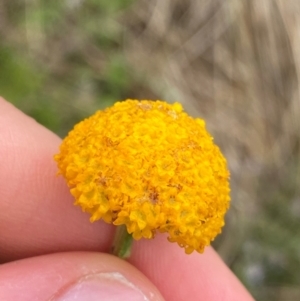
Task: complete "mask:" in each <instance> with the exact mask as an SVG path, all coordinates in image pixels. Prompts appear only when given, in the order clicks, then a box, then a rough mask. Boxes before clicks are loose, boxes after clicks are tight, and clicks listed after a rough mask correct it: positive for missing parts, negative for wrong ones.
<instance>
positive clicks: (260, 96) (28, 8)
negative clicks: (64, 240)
mask: <svg viewBox="0 0 300 301" xmlns="http://www.w3.org/2000/svg"><path fill="white" fill-rule="evenodd" d="M299 13H300V2H299V3H298V2H297V1H294V0H287V1H281V0H266V1H263V4H262V2H261V1H259V0H243V1H240V0H211V1H206V0H197V1H196V0H186V1H181V0H173V1H146V0H136V1H134V0H127V1H125V0H110V1H106V0H76V1H75V0H74V1H70V0H65V1H46V0H34V1H9V0H0V94H1V95H3V96H4V97H5V98H7V99H8V100H9V101H11V102H13V103H14V104H15V105H16V106H17V107H19V108H20V109H21V110H23V111H24V112H26V113H27V114H29V115H31V116H33V117H34V118H35V119H36V120H38V121H39V122H40V123H42V124H44V125H45V126H46V127H48V128H50V129H51V130H53V131H55V132H56V133H58V134H59V135H60V136H64V135H65V134H66V133H67V132H68V131H69V130H70V129H71V128H72V126H73V125H74V124H75V123H76V122H77V121H79V120H81V119H82V118H84V117H86V116H89V115H91V114H92V113H94V112H95V111H96V110H97V109H99V108H100V109H101V108H104V107H106V106H108V105H110V104H112V103H113V102H114V101H116V100H120V99H125V98H139V99H141V98H143V99H165V100H167V101H172V102H173V101H180V102H181V103H182V104H183V106H184V107H185V108H186V109H187V111H189V112H190V113H191V114H193V115H198V116H200V117H202V118H204V119H205V120H206V122H207V126H208V129H209V131H210V132H211V133H213V135H214V136H215V140H216V142H217V143H218V144H219V145H220V147H221V148H222V150H223V152H224V153H225V155H226V157H227V158H228V161H229V165H230V169H231V182H232V208H231V210H230V213H229V215H228V216H227V219H228V222H227V226H226V228H225V230H224V233H223V235H222V236H221V237H219V238H218V239H217V241H215V247H216V248H217V249H218V251H219V253H220V254H221V256H223V258H224V259H225V260H226V262H227V263H228V265H229V266H230V267H231V268H232V269H233V270H234V272H235V273H236V274H237V275H238V277H239V278H240V279H241V280H242V281H243V282H244V283H245V285H246V286H247V287H248V288H249V289H250V290H251V292H252V293H253V295H254V296H255V297H256V298H257V300H259V301H267V300H274V301H288V300H297V299H299V297H300V289H299V287H300V278H299V267H300V235H298V229H299V228H300V186H299V182H300V121H299V120H300V99H299V74H300V59H299V58H300V49H299V47H298V45H299V43H300V36H299V31H300V21H299V18H298V15H299Z"/></svg>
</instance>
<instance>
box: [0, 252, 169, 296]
mask: <svg viewBox="0 0 300 301" xmlns="http://www.w3.org/2000/svg"><path fill="white" fill-rule="evenodd" d="M0 300H3V301H14V300H23V301H33V300H45V301H50V300H51V301H70V300H77V301H81V300H89V301H94V300H97V301H98V300H103V301H105V300H110V301H114V300H123V301H126V300H134V301H139V300H141V301H147V300H149V301H150V300H151V301H163V300H164V299H163V297H162V296H161V294H160V293H159V292H158V290H157V289H156V287H155V286H154V285H153V284H152V283H151V282H150V281H149V280H148V279H147V278H146V277H145V276H144V275H143V274H142V273H141V272H139V271H138V270H137V269H136V268H135V267H133V266H132V265H130V264H129V263H127V262H126V261H124V260H121V259H119V258H117V257H115V256H111V255H108V254H103V253H88V252H81V253H78V252H73V253H57V254H51V255H44V256H39V257H33V258H28V259H23V260H19V261H15V262H11V263H7V264H4V265H2V266H0Z"/></svg>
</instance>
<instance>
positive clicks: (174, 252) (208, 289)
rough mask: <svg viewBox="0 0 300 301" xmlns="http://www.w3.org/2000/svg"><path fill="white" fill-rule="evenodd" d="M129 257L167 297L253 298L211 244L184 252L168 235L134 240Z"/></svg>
mask: <svg viewBox="0 0 300 301" xmlns="http://www.w3.org/2000/svg"><path fill="white" fill-rule="evenodd" d="M129 261H130V262H131V263H132V264H133V265H134V266H136V267H137V268H138V269H139V270H141V271H142V272H143V273H144V274H145V275H146V276H147V277H148V278H149V279H151V281H152V282H153V283H154V284H155V285H156V286H157V287H158V289H159V290H160V291H161V292H162V294H163V295H164V297H165V298H166V299H167V300H173V301H177V300H178V301H180V300H199V301H201V300H224V301H240V300H243V301H253V298H252V297H251V296H250V294H249V293H248V292H247V291H246V289H245V288H244V286H243V285H242V284H241V283H240V281H239V280H238V279H237V278H236V276H235V275H234V274H233V273H232V272H231V271H230V269H229V268H228V267H227V266H226V265H225V263H224V262H223V261H222V259H221V258H220V257H219V255H218V254H217V253H216V252H215V251H214V250H213V249H212V248H211V247H208V248H206V249H205V252H204V253H203V254H199V253H197V252H193V253H192V254H190V255H187V254H185V252H184V249H182V248H180V247H179V246H178V245H177V244H175V243H170V242H169V241H168V240H167V238H166V235H157V236H156V237H155V239H153V240H141V241H139V242H137V243H135V246H134V248H133V252H132V256H131V258H130V259H129Z"/></svg>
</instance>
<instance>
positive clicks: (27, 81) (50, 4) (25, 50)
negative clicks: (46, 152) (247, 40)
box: [0, 0, 139, 136]
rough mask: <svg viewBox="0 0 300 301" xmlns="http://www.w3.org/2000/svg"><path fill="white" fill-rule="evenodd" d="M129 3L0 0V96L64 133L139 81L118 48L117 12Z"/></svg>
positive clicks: (127, 93) (117, 0)
mask: <svg viewBox="0 0 300 301" xmlns="http://www.w3.org/2000/svg"><path fill="white" fill-rule="evenodd" d="M132 2H133V1H131V0H130V1H123V0H122V1H121V0H112V1H102V0H101V1H99V0H97V1H94V0H88V1H80V0H79V1H45V0H43V1H36V2H34V3H33V2H32V3H29V2H28V3H26V5H25V4H24V5H20V3H16V2H14V3H12V2H7V3H5V5H4V11H5V14H4V16H5V17H6V18H4V23H5V22H6V26H7V28H9V32H10V35H8V34H7V35H6V34H5V32H4V38H3V39H2V42H1V43H0V95H2V96H4V97H5V98H7V99H8V100H9V101H11V102H13V103H14V104H16V105H17V106H18V107H19V108H20V109H22V110H23V111H24V112H25V113H27V114H29V115H31V116H32V117H34V118H35V119H36V120H37V121H38V122H40V123H42V124H43V125H45V126H46V127H48V128H50V129H51V130H53V131H55V132H57V133H58V134H59V135H62V136H64V135H65V134H66V133H67V132H68V131H69V130H70V128H72V126H73V125H74V124H75V123H76V122H78V121H79V120H81V119H82V118H84V117H86V116H88V115H89V114H92V113H93V112H94V111H95V110H97V109H103V108H104V107H106V106H109V105H111V104H112V103H113V102H115V101H116V100H121V99H124V98H128V97H130V96H131V95H130V91H132V90H133V88H132V87H133V86H134V87H138V86H139V83H138V82H136V80H135V79H134V78H133V76H132V74H133V72H132V71H131V68H130V67H129V66H128V63H127V62H126V60H125V56H124V55H123V54H122V51H123V45H122V34H123V31H124V28H123V26H122V25H121V23H120V22H119V18H120V16H121V15H122V12H123V10H125V9H126V8H128V7H129V6H130V4H131V3H132Z"/></svg>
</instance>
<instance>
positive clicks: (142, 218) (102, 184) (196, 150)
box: [55, 100, 230, 253]
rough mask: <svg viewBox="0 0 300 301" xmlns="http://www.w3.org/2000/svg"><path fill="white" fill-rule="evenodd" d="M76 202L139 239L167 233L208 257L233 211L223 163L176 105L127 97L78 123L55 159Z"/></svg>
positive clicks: (200, 126) (201, 125) (200, 124)
mask: <svg viewBox="0 0 300 301" xmlns="http://www.w3.org/2000/svg"><path fill="white" fill-rule="evenodd" d="M55 160H56V161H57V164H58V167H59V173H60V174H62V175H63V176H64V177H65V179H66V181H67V184H68V186H69V187H70V190H71V193H72V195H73V196H74V198H75V204H76V205H79V206H81V208H82V210H83V211H87V212H89V213H90V214H91V218H90V220H91V222H93V221H96V220H99V219H103V220H104V221H105V222H107V223H112V224H114V225H125V226H126V228H127V231H128V233H130V234H132V236H133V238H134V239H140V238H153V237H154V236H155V234H156V233H157V232H167V233H168V239H169V240H170V241H171V242H177V243H178V245H179V246H181V247H183V248H185V251H186V253H191V252H192V251H194V250H197V251H198V252H203V250H204V247H205V246H207V245H209V244H210V242H211V241H212V240H213V239H214V238H215V236H216V235H217V234H218V233H220V232H221V228H222V226H223V225H224V215H225V213H226V211H227V209H228V207H229V201H230V197H229V192H230V189H229V172H228V169H227V165H226V160H225V158H224V157H223V155H222V153H221V151H220V149H219V148H218V147H217V146H216V145H215V144H214V142H213V138H212V137H211V135H210V134H209V133H208V132H207V131H206V129H205V122H204V121H203V120H201V119H194V118H192V117H190V116H188V115H187V114H186V113H185V112H184V111H183V109H182V107H181V105H180V104H179V103H175V104H172V105H171V104H167V103H165V102H162V101H148V100H142V101H137V100H126V101H123V102H117V103H115V105H114V106H112V107H110V108H107V109H105V110H103V111H98V112H96V113H95V114H94V115H93V116H91V117H89V118H87V119H85V120H83V121H82V122H80V123H79V124H77V125H76V126H75V127H74V129H73V130H72V131H71V132H70V133H69V134H68V136H67V137H66V138H65V139H64V141H63V142H62V144H61V147H60V153H59V154H58V155H56V156H55Z"/></svg>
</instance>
